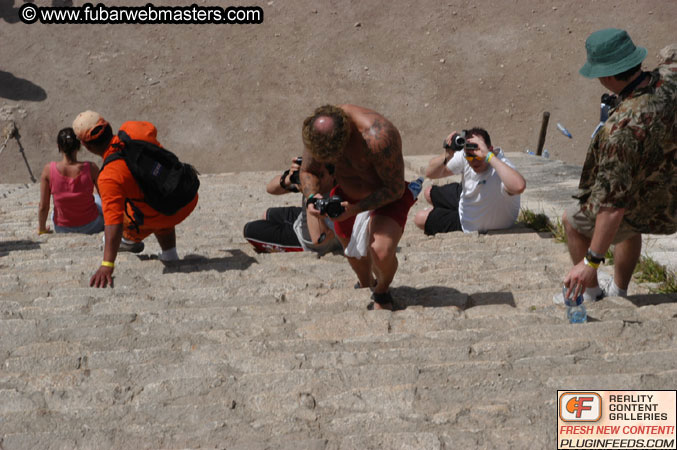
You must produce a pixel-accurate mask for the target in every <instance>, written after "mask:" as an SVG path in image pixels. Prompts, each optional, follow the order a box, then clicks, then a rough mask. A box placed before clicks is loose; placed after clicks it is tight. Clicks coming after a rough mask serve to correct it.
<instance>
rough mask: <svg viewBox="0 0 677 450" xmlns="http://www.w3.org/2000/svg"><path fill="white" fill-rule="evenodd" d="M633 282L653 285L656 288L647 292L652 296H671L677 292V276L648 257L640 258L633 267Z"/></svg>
mask: <svg viewBox="0 0 677 450" xmlns="http://www.w3.org/2000/svg"><path fill="white" fill-rule="evenodd" d="M634 277H635V281H637V282H638V283H655V284H657V286H656V287H653V288H650V289H649V291H650V292H652V293H654V294H671V293H675V292H677V275H675V273H673V272H671V271H669V270H668V269H667V268H666V267H665V266H663V265H662V264H659V263H658V262H656V260H655V259H653V258H652V257H650V256H642V257H641V258H640V259H639V262H638V263H637V266H636V267H635V272H634Z"/></svg>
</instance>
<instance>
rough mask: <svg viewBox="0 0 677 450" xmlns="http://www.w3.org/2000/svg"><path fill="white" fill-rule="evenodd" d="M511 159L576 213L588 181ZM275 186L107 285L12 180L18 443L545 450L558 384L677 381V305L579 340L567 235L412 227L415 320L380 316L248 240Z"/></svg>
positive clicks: (6, 247) (533, 184)
mask: <svg viewBox="0 0 677 450" xmlns="http://www.w3.org/2000/svg"><path fill="white" fill-rule="evenodd" d="M509 157H510V158H511V159H512V160H513V162H515V164H516V165H517V166H518V168H519V169H520V170H521V171H522V173H524V174H525V177H526V178H527V182H528V188H527V190H528V192H527V193H525V196H524V202H523V203H524V204H525V205H526V206H528V207H529V208H531V209H532V210H537V211H545V212H546V213H548V214H550V215H552V216H553V217H554V216H557V215H559V214H560V213H561V205H564V204H566V203H567V202H568V201H569V200H568V199H569V195H570V192H572V191H573V188H575V186H576V180H577V177H578V174H577V173H576V168H572V167H570V166H566V165H564V164H562V163H560V162H556V161H545V160H542V159H540V158H535V157H526V156H523V155H519V154H512V155H509ZM427 160H428V158H427V157H415V158H408V160H407V163H408V167H409V170H410V173H409V175H413V172H414V171H418V170H420V168H421V167H422V165H423V164H424V163H425V162H427ZM272 175H273V174H272V173H267V172H256V173H239V174H222V175H207V176H203V177H202V187H201V190H200V203H199V205H198V209H197V210H196V211H195V212H194V213H193V215H192V216H191V217H189V218H188V219H187V221H186V222H184V223H183V224H182V225H180V226H179V228H178V233H177V234H178V250H179V253H180V254H181V255H182V257H183V260H182V261H181V262H179V263H176V264H174V265H167V266H165V265H163V264H162V263H161V262H160V261H158V260H157V258H155V257H154V256H153V253H156V252H157V251H159V248H158V246H157V244H156V243H155V242H154V239H153V238H149V239H148V240H147V243H146V250H145V251H144V253H143V254H142V255H140V256H136V255H130V254H121V255H119V256H118V260H117V262H116V271H115V287H114V288H113V289H99V290H97V289H92V288H89V287H88V281H89V278H90V276H91V275H92V273H93V272H94V270H95V269H96V267H97V266H98V265H99V264H100V261H101V257H102V243H101V235H97V236H82V235H57V234H52V235H44V236H39V237H38V236H37V235H36V233H35V230H36V228H37V225H36V220H37V203H38V197H39V189H38V186H37V185H30V186H25V185H0V449H2V450H10V449H12V450H13V449H72V448H84V449H90V448H91V449H94V448H96V449H101V448H122V449H132V448H133V449H143V448H149V449H155V448H205V447H207V448H224V449H356V450H357V449H391V448H392V449H456V448H471V449H472V448H480V449H494V448H520V449H522V448H524V449H530V448H533V449H542V448H552V447H553V445H554V440H555V431H556V429H555V423H556V408H557V406H556V404H557V402H556V398H557V397H556V394H557V392H556V391H557V390H558V389H666V388H667V389H674V387H675V386H676V385H677V367H676V366H675V363H674V362H675V361H676V360H677V337H676V336H677V296H675V295H652V294H648V293H647V289H646V288H645V287H643V286H641V285H636V284H634V283H633V284H631V287H630V294H631V296H630V298H629V299H622V298H607V299H605V300H604V301H601V302H598V303H596V304H592V305H589V306H588V311H589V317H590V319H589V322H588V323H587V324H584V325H570V324H569V323H568V322H567V321H566V318H565V311H564V308H563V307H561V306H556V305H554V304H553V303H552V301H551V298H552V295H553V294H554V293H555V292H557V291H558V289H559V286H560V283H561V279H562V278H563V276H564V274H565V273H566V271H567V270H568V268H569V267H570V262H569V258H568V254H567V251H566V248H565V247H564V246H563V245H562V244H557V243H555V242H554V241H553V239H551V238H550V236H549V234H547V233H536V232H533V231H531V230H529V229H526V228H524V227H520V226H516V227H515V228H513V229H511V230H508V231H504V232H497V233H489V234H485V235H479V234H463V233H450V234H447V235H438V236H435V237H427V236H424V235H423V233H422V232H420V230H418V229H416V227H415V226H414V225H413V222H411V219H410V222H409V223H408V225H407V229H406V231H405V235H404V237H403V239H402V241H401V243H400V249H399V254H398V256H399V261H400V269H399V271H398V274H397V276H396V277H395V281H394V284H393V289H392V293H393V296H394V297H395V299H396V302H397V303H398V305H399V306H400V307H401V308H403V309H402V310H400V311H397V312H386V311H367V310H366V306H367V304H368V303H369V293H368V292H367V291H366V290H354V289H353V288H352V285H353V284H354V282H355V276H354V274H353V273H352V271H351V270H350V268H349V266H348V264H347V263H346V262H345V260H344V259H343V257H342V256H341V255H338V254H335V255H326V256H324V257H322V258H317V256H316V255H314V254H310V253H291V254H267V255H257V254H256V253H254V252H253V250H252V248H251V247H250V246H249V245H248V244H246V243H245V242H244V240H243V239H242V237H241V236H242V228H243V226H244V224H245V223H246V222H247V221H249V220H253V219H255V218H257V217H260V216H261V214H262V213H263V211H264V210H265V209H266V208H267V207H269V206H274V205H279V204H281V203H283V204H296V203H297V202H298V200H299V199H298V197H297V196H294V195H288V196H284V197H272V196H268V195H266V193H265V190H264V186H265V183H266V182H267V181H268V179H270V178H271V176H272ZM426 183H429V182H426ZM572 186H573V188H572ZM423 203H424V201H420V202H418V203H417V204H416V205H415V206H414V208H413V211H412V212H411V213H410V215H413V214H414V212H415V211H417V210H419V209H421V208H423V207H424V204H423ZM671 238H672V239H665V240H664V241H661V242H662V243H661V244H660V246H656V248H657V249H658V250H659V251H658V253H656V254H657V255H658V256H659V257H661V255H662V253H661V252H663V253H664V254H665V255H667V256H668V259H669V257H670V256H672V257H674V253H671V252H674V248H672V247H670V245H675V244H674V242H672V241H674V236H673V237H671ZM658 247H660V248H658ZM663 261H664V260H662V262H663ZM668 262H669V261H668ZM604 270H607V271H608V270H609V268H606V267H605V268H604Z"/></svg>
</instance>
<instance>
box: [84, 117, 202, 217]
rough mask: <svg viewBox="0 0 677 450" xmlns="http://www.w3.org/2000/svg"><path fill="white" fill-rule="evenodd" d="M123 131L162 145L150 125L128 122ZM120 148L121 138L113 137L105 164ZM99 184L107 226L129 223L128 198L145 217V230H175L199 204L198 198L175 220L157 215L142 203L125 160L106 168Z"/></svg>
mask: <svg viewBox="0 0 677 450" xmlns="http://www.w3.org/2000/svg"><path fill="white" fill-rule="evenodd" d="M120 130H122V131H124V132H125V133H127V134H128V135H129V137H130V138H132V139H135V140H143V141H146V142H151V143H153V144H155V145H158V146H159V145H160V142H158V140H157V129H156V128H155V126H154V125H153V124H152V123H150V122H136V121H130V122H125V123H123V124H122V126H121V127H120ZM118 144H120V138H118V137H117V136H113V140H112V141H111V145H110V146H109V147H108V149H107V150H106V152H105V153H104V155H103V159H104V160H105V159H106V158H107V157H108V156H109V155H111V154H112V153H114V152H116V151H118V148H117V147H116V145H118ZM97 184H98V186H99V194H100V195H101V204H102V209H103V218H104V222H105V224H106V225H118V224H123V223H124V222H125V217H124V216H125V199H127V198H128V199H130V200H132V201H134V204H135V205H136V207H137V208H139V209H140V210H141V212H142V213H143V215H144V223H143V226H142V227H141V228H142V229H148V230H156V229H164V228H171V227H173V226H175V225H176V224H177V223H178V222H180V221H181V220H183V218H185V217H186V216H187V215H188V214H189V213H190V211H192V210H193V209H194V208H195V204H196V203H197V195H196V196H195V199H194V200H193V201H192V202H191V203H189V204H188V205H186V206H185V207H184V208H182V209H181V210H179V211H178V212H177V213H176V214H175V215H174V216H166V215H164V214H162V213H159V212H157V211H156V210H154V209H153V208H151V207H150V206H148V205H147V204H146V203H145V202H143V201H141V199H143V192H142V191H141V189H140V188H139V185H138V184H137V183H136V181H135V180H134V177H133V176H132V174H131V172H130V171H129V169H128V168H127V164H126V163H125V161H124V160H122V159H118V160H116V161H113V162H111V163H109V164H106V166H105V167H104V168H103V170H101V173H99V178H98V180H97ZM129 209H130V210H129V211H128V212H129V214H130V215H132V216H133V212H132V211H131V208H129ZM187 209H190V211H187V214H186V213H185V212H186V211H184V210H187ZM178 217H181V219H180V220H178V221H177V219H178Z"/></svg>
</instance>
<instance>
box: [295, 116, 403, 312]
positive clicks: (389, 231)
mask: <svg viewBox="0 0 677 450" xmlns="http://www.w3.org/2000/svg"><path fill="white" fill-rule="evenodd" d="M303 144H304V146H305V151H304V155H303V165H302V167H301V183H302V185H303V193H304V195H305V196H306V197H310V196H315V197H320V194H318V193H319V192H320V182H319V175H320V173H321V168H322V165H323V164H327V163H329V164H334V166H335V172H334V175H335V177H336V181H337V183H338V185H337V186H336V187H335V188H334V189H333V190H332V192H331V194H332V195H338V196H340V197H341V198H342V199H343V200H344V201H343V203H342V205H343V207H344V208H345V212H343V213H342V214H341V215H340V216H338V217H336V218H335V219H334V221H335V222H334V226H335V232H336V235H337V237H338V239H339V241H340V242H341V244H342V245H343V247H344V248H345V247H346V246H347V245H348V243H349V242H350V236H351V234H352V230H353V223H354V221H355V216H356V215H357V214H358V213H360V212H362V211H371V221H370V224H369V243H370V245H369V252H368V254H367V256H366V257H364V258H359V259H357V258H350V257H349V258H348V262H349V263H350V266H351V267H352V269H353V270H354V271H355V274H357V278H358V280H359V284H357V285H356V286H355V287H356V288H357V287H373V294H372V300H374V309H392V308H393V299H392V297H391V295H390V292H389V291H388V288H389V287H390V283H391V282H392V281H393V278H394V276H395V272H396V271H397V256H396V255H395V251H396V250H397V244H398V242H399V241H400V238H401V237H402V233H403V232H404V225H405V223H406V221H407V213H408V212H409V209H410V208H411V206H412V205H413V204H414V202H415V199H414V197H413V196H412V194H411V192H410V191H409V189H406V182H405V180H404V160H403V158H402V139H401V138H400V133H399V132H398V131H397V128H395V126H393V124H392V123H390V121H388V119H386V118H385V117H383V116H382V115H380V114H378V113H377V112H375V111H372V110H370V109H366V108H362V107H359V106H356V105H341V106H338V107H337V106H331V105H325V106H322V107H320V108H317V109H316V110H315V112H314V113H313V115H312V116H310V117H308V118H306V119H305V120H304V122H303ZM307 208H308V214H310V215H313V216H318V215H319V211H318V210H317V209H316V208H315V205H314V204H313V203H309V204H308V206H307ZM374 277H375V278H374Z"/></svg>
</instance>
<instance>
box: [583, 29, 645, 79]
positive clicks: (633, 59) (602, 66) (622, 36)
mask: <svg viewBox="0 0 677 450" xmlns="http://www.w3.org/2000/svg"><path fill="white" fill-rule="evenodd" d="M585 49H586V50H587V52H588V60H587V61H586V62H585V64H583V67H581V70H579V71H578V72H579V73H580V74H581V75H583V76H584V77H587V78H599V77H608V76H612V75H618V74H619V73H622V72H625V71H626V70H628V69H632V68H633V67H635V66H636V65H637V64H639V63H641V62H642V61H644V58H646V54H647V51H646V49H645V48H644V47H635V44H634V43H633V42H632V39H630V36H629V35H628V33H627V32H626V31H624V30H618V29H616V28H607V29H604V30H599V31H595V32H594V33H592V34H591V35H590V37H588V39H587V40H586V41H585Z"/></svg>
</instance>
